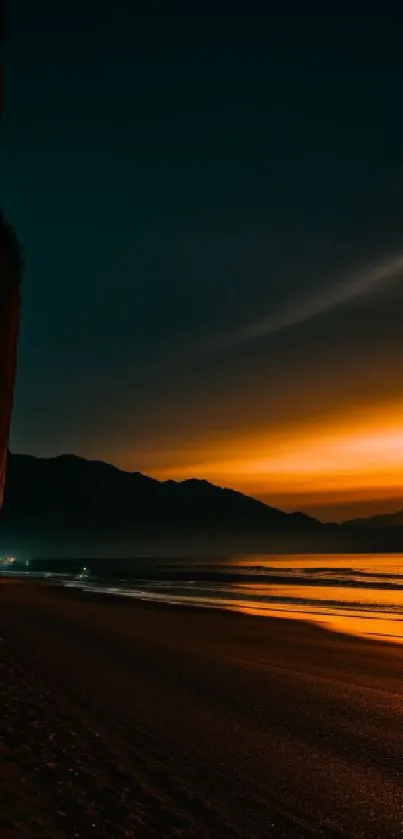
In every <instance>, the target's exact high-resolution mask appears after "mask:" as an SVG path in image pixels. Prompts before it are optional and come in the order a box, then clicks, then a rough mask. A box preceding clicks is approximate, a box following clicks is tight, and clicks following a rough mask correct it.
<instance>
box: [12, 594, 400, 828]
mask: <svg viewBox="0 0 403 839" xmlns="http://www.w3.org/2000/svg"><path fill="white" fill-rule="evenodd" d="M0 637H1V641H0V668H1V688H0V692H1V696H0V706H1V722H0V734H1V739H0V754H1V769H0V772H1V775H0V777H1V785H0V796H1V807H0V836H1V837H9V836H10V837H17V836H18V837H21V839H24V837H33V836H44V837H54V839H58V837H74V836H76V837H90V836H91V837H97V839H100V837H116V839H117V837H149V839H152V837H164V836H166V837H214V839H235V837H243V838H244V839H249V838H250V839H254V837H280V839H281V837H315V836H318V837H320V836H323V837H326V836H328V837H342V836H346V837H351V839H354V837H368V839H375V838H376V839H382V837H388V839H393V838H394V837H398V836H399V837H400V836H401V835H402V831H403V827H402V825H403V784H402V777H401V776H402V766H403V647H402V646H401V645H398V644H392V643H386V642H380V641H372V640H362V639H359V638H354V637H349V636H346V635H342V634H337V633H332V632H329V631H325V630H323V629H320V628H318V627H316V626H311V625H309V624H308V623H301V622H299V621H296V620H290V621H289V620H279V619H273V618H268V617H256V616H250V615H242V614H235V613H231V612H221V611H219V610H209V609H200V608H199V609H196V608H194V609H191V608H180V607H178V606H175V607H173V606H167V605H155V604H145V603H139V602H138V601H133V600H129V599H128V598H122V597H113V596H107V595H104V594H95V593H89V592H83V591H79V590H76V589H66V588H63V587H57V586H52V585H46V584H44V583H37V582H20V581H18V580H13V581H7V580H3V581H2V582H1V584H0Z"/></svg>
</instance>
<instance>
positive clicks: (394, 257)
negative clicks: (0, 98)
mask: <svg viewBox="0 0 403 839" xmlns="http://www.w3.org/2000/svg"><path fill="white" fill-rule="evenodd" d="M10 5H11V4H10ZM192 5H193V4H187V7H185V10H183V9H182V8H181V7H180V6H179V5H178V4H175V3H173V2H170V3H165V4H164V3H160V4H157V3H154V4H146V7H145V8H146V11H144V12H139V13H136V11H135V6H136V4H133V3H132V2H131V0H130V1H129V0H128V1H127V2H123V0H116V2H114V3H113V4H111V3H107V2H104V0H99V2H97V3H96V4H95V3H92V2H91V0H80V2H78V0H70V2H67V0H58V3H56V4H55V3H54V2H50V0H38V2H37V3H35V4H34V5H33V4H32V2H31V0H13V3H12V8H10V13H9V21H8V39H7V43H6V45H5V48H4V50H3V53H4V56H3V64H4V71H5V100H4V112H3V120H2V131H1V137H0V152H1V168H2V171H1V187H2V188H1V196H0V200H1V204H2V206H3V208H4V211H5V213H6V214H7V216H8V218H9V219H10V220H11V221H12V223H13V224H14V226H15V228H16V230H17V231H18V234H19V237H20V240H21V243H22V245H23V248H24V252H25V259H26V270H25V277H24V286H23V305H22V323H21V336H20V350H19V365H18V377H17V390H16V399H15V410H14V416H13V426H12V439H11V448H12V450H13V451H19V452H26V453H30V454H34V455H38V456H46V457H48V456H54V455H57V454H60V453H63V452H74V453H76V454H79V455H83V456H85V457H90V458H99V459H103V460H108V461H110V462H112V463H115V464H116V465H117V466H119V467H122V468H124V469H128V470H130V471H137V470H139V471H142V472H145V473H147V474H151V475H153V476H155V477H157V478H161V479H165V478H177V479H184V478H187V477H191V476H197V477H203V478H207V479H209V480H212V481H214V482H216V483H219V484H221V485H226V486H232V487H234V488H236V489H239V490H241V491H244V492H247V493H249V494H252V495H255V496H257V497H259V498H262V499H263V500H265V501H266V502H267V503H269V504H273V505H275V506H279V507H281V508H282V509H285V510H296V509H300V510H304V511H307V512H309V513H312V514H314V515H317V516H318V517H320V518H322V519H324V520H333V519H338V520H340V519H343V518H348V517H350V516H353V515H362V514H367V513H368V514H371V513H373V512H379V511H387V510H394V509H397V508H399V506H400V507H401V506H403V489H402V484H403V410H402V409H403V377H402V372H403V370H402V361H403V330H402V328H401V323H402V314H403V228H402V222H403V202H402V198H403V151H402V141H401V138H402V131H403V113H402V108H401V87H402V81H403V55H402V50H401V43H400V32H401V28H400V27H401V24H402V22H403V20H402V17H403V13H402V14H401V15H398V14H396V17H395V18H394V19H392V18H388V19H386V17H385V18H383V17H382V14H380V13H379V9H378V14H377V16H375V15H374V17H373V18H372V17H371V13H370V12H368V11H367V12H366V14H365V18H362V19H358V16H357V20H355V19H350V18H344V17H343V16H340V17H335V16H334V15H332V14H330V13H329V12H327V13H326V10H324V11H323V13H322V16H321V17H318V16H317V15H314V14H311V13H309V12H307V11H306V9H305V13H304V11H303V10H302V7H301V4H296V5H295V11H294V12H293V7H292V6H289V7H287V10H286V12H287V13H286V12H284V13H283V12H281V11H278V12H273V13H272V14H267V15H266V16H262V15H261V16H258V15H257V14H256V15H254V14H253V12H252V11H249V10H248V11H245V8H246V7H245V6H243V8H242V11H243V14H242V13H241V12H240V13H238V12H237V6H236V5H234V6H233V7H232V14H231V16H225V15H224V14H220V5H219V4H217V5H216V10H215V13H214V14H209V13H208V12H207V11H206V10H205V11H204V12H203V13H198V12H197V8H198V5H197V4H196V11H195V10H193V9H192V8H191V6H192Z"/></svg>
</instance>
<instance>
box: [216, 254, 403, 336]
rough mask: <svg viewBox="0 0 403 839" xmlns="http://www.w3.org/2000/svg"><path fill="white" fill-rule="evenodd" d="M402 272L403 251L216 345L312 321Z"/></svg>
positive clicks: (245, 328)
mask: <svg viewBox="0 0 403 839" xmlns="http://www.w3.org/2000/svg"><path fill="white" fill-rule="evenodd" d="M399 274H403V254H398V255H395V256H392V257H389V259H388V260H386V261H384V262H381V263H378V264H377V265H374V266H372V267H370V268H368V269H367V270H364V271H362V272H361V273H360V274H355V275H353V276H350V277H349V278H348V279H339V280H336V281H335V282H333V283H332V285H331V286H328V287H327V288H324V289H322V290H321V291H319V292H317V293H316V294H314V295H311V296H310V297H308V298H306V299H305V300H298V301H297V302H293V303H291V304H290V305H287V306H284V307H283V308H282V309H280V310H279V311H277V312H276V313H275V314H273V315H270V316H269V317H266V318H262V319H261V320H259V321H256V322H254V323H252V324H249V325H247V326H244V327H241V328H240V329H237V330H236V331H235V332H232V333H231V334H229V335H227V336H223V337H222V338H221V339H218V340H217V343H216V344H215V348H219V347H220V348H226V347H228V348H229V347H233V346H237V345H238V344H243V343H247V342H248V341H253V340H255V339H257V338H262V337H265V336H268V335H273V334H274V333H276V332H280V331H282V330H283V329H287V328H289V327H292V326H297V325H298V324H301V323H305V322H307V321H310V320H312V319H313V318H316V317H317V316H318V315H321V314H324V313H325V312H328V311H330V310H331V309H334V308H336V307H337V306H339V305H342V304H343V303H348V302H349V301H352V300H356V299H358V298H360V297H363V296H364V295H366V294H369V293H370V292H371V291H373V290H375V289H376V288H377V286H379V285H381V284H383V283H386V282H391V281H393V280H394V279H396V278H397V277H398V276H399Z"/></svg>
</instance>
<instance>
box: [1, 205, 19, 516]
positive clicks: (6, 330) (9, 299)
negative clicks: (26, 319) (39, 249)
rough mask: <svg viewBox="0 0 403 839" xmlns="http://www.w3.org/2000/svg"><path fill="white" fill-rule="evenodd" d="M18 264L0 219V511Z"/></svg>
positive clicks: (9, 234)
mask: <svg viewBox="0 0 403 839" xmlns="http://www.w3.org/2000/svg"><path fill="white" fill-rule="evenodd" d="M19 280H20V262H19V253H18V245H17V243H16V240H15V238H14V235H13V233H12V231H11V229H10V227H9V226H8V225H7V224H6V222H5V221H4V219H3V218H2V216H1V215H0V507H1V506H2V503H3V494H4V485H5V477H6V462H7V446H8V438H9V431H10V420H11V409H12V404H13V395H14V380H15V369H16V357H17V340H18V326H19V303H20V298H19V291H18V286H19Z"/></svg>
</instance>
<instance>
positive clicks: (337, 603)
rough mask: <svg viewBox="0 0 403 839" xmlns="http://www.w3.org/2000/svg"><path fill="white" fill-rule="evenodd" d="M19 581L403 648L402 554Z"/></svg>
mask: <svg viewBox="0 0 403 839" xmlns="http://www.w3.org/2000/svg"><path fill="white" fill-rule="evenodd" d="M4 570H5V572H6V573H10V570H11V569H10V567H8V568H7V569H4ZM16 573H19V574H20V573H21V570H19V571H16ZM25 574H26V575H27V576H33V577H39V578H43V579H45V580H47V581H48V582H52V583H58V584H60V585H64V586H68V587H75V588H79V589H82V590H84V591H95V592H104V593H105V594H113V595H121V596H125V597H132V598H136V599H138V600H143V601H152V602H163V603H167V604H173V605H186V606H189V607H195V608H196V607H198V608H213V609H225V610H230V611H236V612H244V613H247V614H250V615H263V616H266V617H278V618H288V619H297V620H304V621H309V622H311V623H315V624H319V625H321V626H324V627H327V628H328V629H332V630H335V631H338V632H344V633H348V634H353V635H361V636H369V637H372V638H379V639H383V640H390V641H399V642H401V641H403V554H388V555H379V554H366V555H362V554H361V555H356V554H351V555H349V554H332V555H323V554H321V555H292V556H284V555H281V556H277V555H272V554H270V555H253V556H248V555H242V556H229V557H217V558H208V559H207V558H204V559H203V558H199V559H195V558H188V559H184V558H180V559H175V558H172V559H161V558H148V559H131V560H129V559H125V560H121V559H112V558H111V559H109V560H105V559H102V560H96V559H92V560H83V561H82V563H78V562H77V561H76V560H74V562H73V561H71V562H69V561H68V560H64V561H60V560H54V561H52V560H46V561H43V562H42V563H36V564H35V563H34V564H33V565H31V566H30V567H29V568H28V567H27V568H26V569H25V571H24V576H25Z"/></svg>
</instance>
